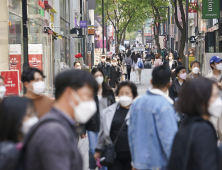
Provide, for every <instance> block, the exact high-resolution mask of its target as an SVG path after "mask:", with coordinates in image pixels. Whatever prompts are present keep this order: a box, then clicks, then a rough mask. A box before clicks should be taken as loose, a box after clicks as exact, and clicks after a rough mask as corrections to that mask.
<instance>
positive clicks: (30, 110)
mask: <svg viewBox="0 0 222 170" xmlns="http://www.w3.org/2000/svg"><path fill="white" fill-rule="evenodd" d="M37 122H38V117H37V115H36V113H35V109H34V106H33V103H32V101H31V100H29V99H27V98H25V97H19V96H9V97H6V98H4V99H3V100H2V102H1V104H0V155H4V157H1V163H0V169H16V168H15V167H16V166H17V164H16V163H17V162H16V161H17V160H18V159H19V158H18V155H17V153H18V152H20V151H21V149H22V146H23V144H22V143H23V139H24V138H25V137H26V135H27V133H28V132H29V130H30V129H31V128H32V126H34V125H35V124H36V123H37ZM8 158H9V159H8ZM16 159H17V160H16ZM8 160H9V161H8ZM12 160H15V161H12Z"/></svg>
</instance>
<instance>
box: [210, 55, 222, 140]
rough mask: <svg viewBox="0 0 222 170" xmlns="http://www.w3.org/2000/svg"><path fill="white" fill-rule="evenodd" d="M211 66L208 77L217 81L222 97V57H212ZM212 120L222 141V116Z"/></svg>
mask: <svg viewBox="0 0 222 170" xmlns="http://www.w3.org/2000/svg"><path fill="white" fill-rule="evenodd" d="M209 63H210V67H211V69H212V72H211V73H209V74H208V75H207V76H206V78H209V79H211V80H213V81H214V82H216V83H217V86H218V89H219V96H220V97H221V98H222V72H221V70H222V59H221V58H220V57H219V56H213V57H211V58H210V61H209ZM210 121H211V122H212V123H213V125H214V127H215V129H216V132H217V135H218V138H219V142H220V143H221V142H222V125H221V123H222V116H220V117H211V118H210Z"/></svg>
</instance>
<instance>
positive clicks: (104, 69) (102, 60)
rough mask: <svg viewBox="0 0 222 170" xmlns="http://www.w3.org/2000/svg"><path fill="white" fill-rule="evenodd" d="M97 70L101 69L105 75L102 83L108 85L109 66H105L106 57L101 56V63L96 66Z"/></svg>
mask: <svg viewBox="0 0 222 170" xmlns="http://www.w3.org/2000/svg"><path fill="white" fill-rule="evenodd" d="M97 68H98V69H101V70H102V71H103V73H104V75H105V79H104V81H105V82H106V83H107V84H108V81H109V79H110V65H108V64H106V55H102V56H101V63H99V64H98V66H97Z"/></svg>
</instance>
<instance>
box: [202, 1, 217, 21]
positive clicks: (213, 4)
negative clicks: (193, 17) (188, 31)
mask: <svg viewBox="0 0 222 170" xmlns="http://www.w3.org/2000/svg"><path fill="white" fill-rule="evenodd" d="M202 7H203V8H202V18H203V19H213V18H220V0H203V1H202Z"/></svg>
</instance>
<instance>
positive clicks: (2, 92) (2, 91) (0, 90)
mask: <svg viewBox="0 0 222 170" xmlns="http://www.w3.org/2000/svg"><path fill="white" fill-rule="evenodd" d="M5 92H6V88H5V86H0V99H2V98H3V97H4V96H5Z"/></svg>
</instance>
